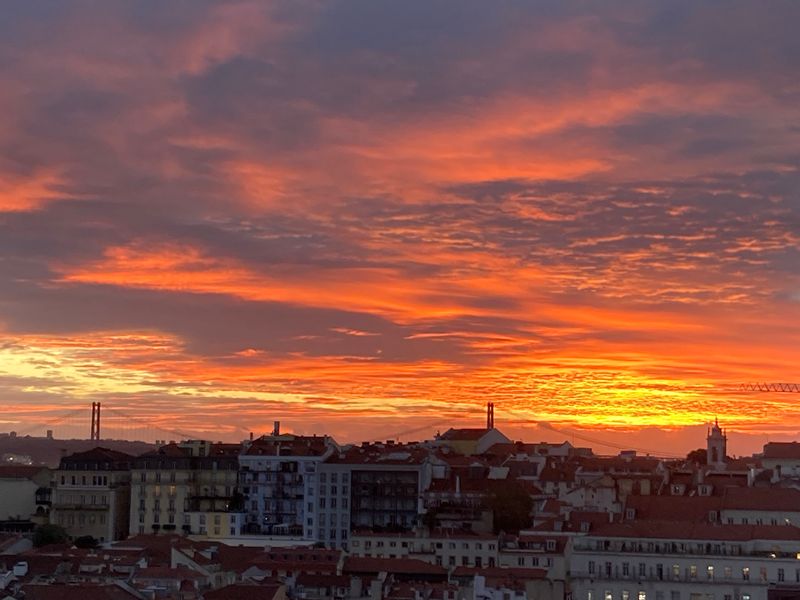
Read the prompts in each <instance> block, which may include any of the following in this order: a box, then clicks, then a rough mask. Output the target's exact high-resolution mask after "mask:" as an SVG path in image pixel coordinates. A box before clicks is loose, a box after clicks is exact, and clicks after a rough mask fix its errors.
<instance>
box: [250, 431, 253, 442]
mask: <svg viewBox="0 0 800 600" xmlns="http://www.w3.org/2000/svg"><path fill="white" fill-rule="evenodd" d="M250 441H251V442H252V441H253V432H252V431H251V432H250Z"/></svg>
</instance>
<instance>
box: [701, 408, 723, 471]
mask: <svg viewBox="0 0 800 600" xmlns="http://www.w3.org/2000/svg"><path fill="white" fill-rule="evenodd" d="M727 451H728V436H726V435H725V432H724V431H723V430H722V428H721V427H720V426H719V421H718V420H716V419H714V425H713V426H712V427H711V428H710V429H709V430H708V437H707V438H706V463H707V464H708V466H709V467H711V468H712V469H713V470H716V471H724V470H725V457H726V456H727Z"/></svg>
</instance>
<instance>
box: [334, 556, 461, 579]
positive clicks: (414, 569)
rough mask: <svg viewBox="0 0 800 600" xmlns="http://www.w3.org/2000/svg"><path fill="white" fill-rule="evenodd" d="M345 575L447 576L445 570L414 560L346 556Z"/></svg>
mask: <svg viewBox="0 0 800 600" xmlns="http://www.w3.org/2000/svg"><path fill="white" fill-rule="evenodd" d="M343 571H344V572H345V573H382V572H386V573H395V574H403V575H443V576H444V575H447V569H445V568H444V567H440V566H438V565H432V564H430V563H427V562H424V561H421V560H417V559H414V558H367V557H360V556H348V557H347V558H346V559H345V563H344V569H343Z"/></svg>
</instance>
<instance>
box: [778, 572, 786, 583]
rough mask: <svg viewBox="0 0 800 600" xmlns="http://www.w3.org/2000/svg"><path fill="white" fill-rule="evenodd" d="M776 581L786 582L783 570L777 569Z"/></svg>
mask: <svg viewBox="0 0 800 600" xmlns="http://www.w3.org/2000/svg"><path fill="white" fill-rule="evenodd" d="M778 581H786V573H785V572H784V570H783V569H778Z"/></svg>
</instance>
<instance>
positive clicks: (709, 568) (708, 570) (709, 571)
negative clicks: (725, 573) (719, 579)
mask: <svg viewBox="0 0 800 600" xmlns="http://www.w3.org/2000/svg"><path fill="white" fill-rule="evenodd" d="M706 574H707V575H708V579H709V581H711V580H712V579H714V565H708V566H707V567H706Z"/></svg>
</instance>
